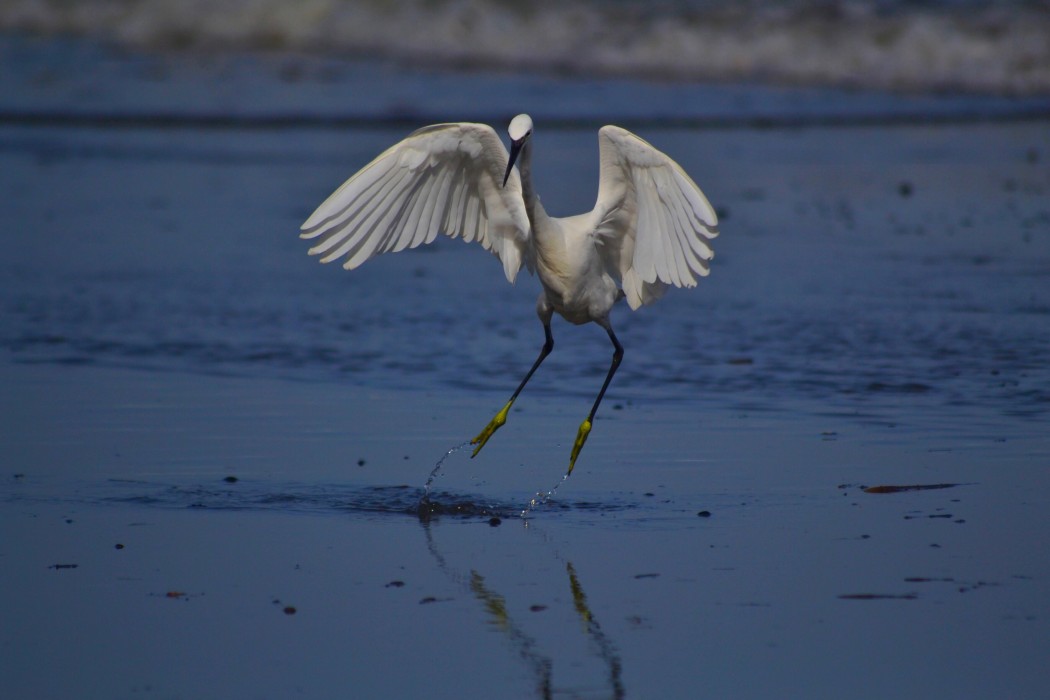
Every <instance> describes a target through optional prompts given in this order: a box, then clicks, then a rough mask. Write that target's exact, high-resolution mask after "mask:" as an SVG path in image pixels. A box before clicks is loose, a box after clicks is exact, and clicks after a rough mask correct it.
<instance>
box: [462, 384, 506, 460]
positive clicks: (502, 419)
mask: <svg viewBox="0 0 1050 700" xmlns="http://www.w3.org/2000/svg"><path fill="white" fill-rule="evenodd" d="M513 403H514V399H511V400H510V401H508V402H507V405H506V406H504V407H503V408H501V409H500V411H499V413H497V414H496V417H495V418H493V419H492V420H491V421H489V424H488V425H486V426H485V429H484V430H482V431H481V432H480V433H478V436H477V437H476V438H474V439H473V440H471V441H470V444H471V445H477V447H475V448H474V453H473V454H472V455H470V457H471V459H473V458H474V457H477V456H478V452H481V448H482V447H484V446H485V443H486V442H488V441H489V438H490V437H492V434H493V433H494V432H496V431H497V430H498V429H499V428H500V427H501V426H502V425H503V424H504V423H506V422H507V413H508V412H510V407H511V404H513Z"/></svg>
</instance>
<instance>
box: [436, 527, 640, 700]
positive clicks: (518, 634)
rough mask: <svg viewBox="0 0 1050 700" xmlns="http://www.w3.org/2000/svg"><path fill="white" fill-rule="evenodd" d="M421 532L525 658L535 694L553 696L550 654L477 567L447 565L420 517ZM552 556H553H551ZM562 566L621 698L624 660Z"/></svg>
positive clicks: (585, 626) (572, 574)
mask: <svg viewBox="0 0 1050 700" xmlns="http://www.w3.org/2000/svg"><path fill="white" fill-rule="evenodd" d="M421 522H422V525H423V533H424V535H425V536H426V541H427V549H428V550H429V551H430V553H431V555H433V557H434V559H435V561H437V563H438V566H439V567H440V568H441V570H442V571H444V572H445V573H446V574H448V576H449V577H450V578H451V579H452V580H453V581H455V582H456V583H458V584H460V585H463V586H464V587H465V588H466V589H467V590H469V591H470V593H471V594H472V595H473V596H474V598H476V599H477V600H478V601H479V602H480V603H481V604H482V606H483V607H484V609H485V612H486V614H487V615H488V618H489V622H490V623H491V624H492V625H493V626H494V627H496V628H497V629H498V630H499V631H500V632H501V633H502V634H503V635H504V636H505V637H506V638H507V640H508V641H509V642H510V643H511V645H512V646H513V647H514V649H515V650H516V651H517V652H518V655H519V656H520V657H521V658H522V659H523V660H524V661H525V663H526V665H527V666H528V668H529V671H530V674H531V676H532V678H533V679H534V687H535V689H536V697H540V698H544V700H547V699H549V698H552V697H554V692H555V691H554V685H553V680H552V675H553V669H554V661H553V659H552V658H551V655H550V654H547V653H544V651H543V650H542V648H541V645H540V642H539V641H538V640H537V639H536V638H535V637H533V636H532V635H530V634H528V633H527V632H526V631H525V630H524V629H523V628H522V627H521V626H520V625H519V624H518V623H517V622H516V621H515V620H514V618H513V617H512V616H511V614H510V611H509V610H508V608H507V601H506V598H504V597H503V596H502V595H500V594H499V593H498V592H496V591H495V590H493V589H492V588H491V587H490V586H489V585H488V584H486V582H485V578H484V576H482V575H481V574H480V573H478V571H477V570H476V569H471V570H470V573H469V575H466V576H464V575H463V574H461V573H459V572H457V571H456V570H455V569H454V568H453V567H452V566H450V565H449V563H448V561H447V560H446V559H445V557H444V555H443V554H442V553H441V551H440V550H439V549H438V546H437V543H436V542H435V540H434V533H433V531H432V530H431V527H430V522H429V521H428V520H422V521H421ZM552 556H553V555H552ZM565 569H566V572H567V574H568V577H569V589H570V590H571V592H572V600H573V606H574V607H575V608H576V612H577V614H578V615H579V616H580V620H581V621H582V622H583V631H584V633H585V634H586V635H587V637H588V639H589V640H590V641H591V642H593V644H594V646H595V648H596V649H597V652H598V657H599V658H600V659H601V660H602V662H603V663H604V665H605V667H606V673H607V677H606V680H607V681H608V684H609V687H610V689H611V694H610V697H612V698H615V699H616V700H620V699H621V698H623V697H624V688H623V679H622V678H621V674H622V669H623V663H622V662H621V661H620V657H619V654H618V652H617V650H616V647H615V645H614V644H613V643H612V641H611V640H610V639H609V638H608V636H607V635H606V634H605V632H604V631H603V630H602V628H601V625H600V624H599V623H598V620H597V618H596V617H595V616H594V613H593V612H591V609H590V607H589V606H588V604H587V596H586V594H585V593H584V591H583V585H582V584H581V583H580V579H579V576H577V574H576V570H575V568H573V566H572V563H571V562H566V563H565Z"/></svg>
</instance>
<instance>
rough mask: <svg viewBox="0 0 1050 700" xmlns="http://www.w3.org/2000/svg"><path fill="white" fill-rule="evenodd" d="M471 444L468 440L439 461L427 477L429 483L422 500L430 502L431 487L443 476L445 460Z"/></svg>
mask: <svg viewBox="0 0 1050 700" xmlns="http://www.w3.org/2000/svg"><path fill="white" fill-rule="evenodd" d="M469 444H470V440H467V441H466V442H461V443H459V444H458V445H456V446H455V447H453V448H451V449H450V450H449V451H448V452H446V453H445V456H444V457H442V458H441V459H439V460H438V461H437V464H435V465H434V468H433V469H431V470H430V475H429V476H428V477H427V483H425V484H423V499H422V500H424V501H428V500H430V485H431V484H433V483H434V480H435V479H437V478H438V477H439V476H442V475H443V472H442V471H441V467H443V466H444V465H445V460H446V459H448V458H449V457H451V456H452V455H453V454H454V453H456V452H459V451H460V450H462V449H463V448H464V447H466V446H467V445H469Z"/></svg>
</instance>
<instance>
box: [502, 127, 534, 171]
mask: <svg viewBox="0 0 1050 700" xmlns="http://www.w3.org/2000/svg"><path fill="white" fill-rule="evenodd" d="M507 131H508V132H510V158H508V159H507V172H506V173H504V175H503V186H504V187H506V186H507V180H508V179H510V171H511V170H512V169H513V168H514V162H515V161H516V160H517V159H518V154H519V153H521V149H522V148H524V147H525V142H526V141H528V140H529V138H530V137H531V136H532V117H530V116H529V115H527V114H519V115H518V116H516V117H514V118H513V119H511V120H510V126H509V127H508V128H507Z"/></svg>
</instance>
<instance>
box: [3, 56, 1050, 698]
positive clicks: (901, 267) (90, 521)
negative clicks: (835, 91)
mask: <svg viewBox="0 0 1050 700" xmlns="http://www.w3.org/2000/svg"><path fill="white" fill-rule="evenodd" d="M488 79H492V80H495V79H494V78H492V77H491V76H490V77H489V78H488ZM176 82H177V81H176ZM262 82H263V83H266V80H265V79H264V80H263V81H262ZM218 84H219V83H216V84H215V85H218ZM180 85H181V88H180V89H186V85H182V84H180ZM250 85H251V86H252V89H253V90H262V91H263V92H266V93H267V94H269V95H270V99H271V100H273V101H274V102H275V103H276V102H278V101H279V97H280V96H281V95H283V94H284V93H282V92H281V90H283V89H284V88H282V87H281V85H280V84H274V83H268V84H267V85H268V86H267V87H265V89H263V88H259V85H258V84H257V83H250ZM243 87H244V85H243V84H242V83H240V82H238V81H237V80H234V81H233V84H232V85H229V86H228V87H227V88H226V89H229V90H233V91H234V92H236V90H237V89H239V88H243ZM286 87H287V86H286ZM301 87H302V86H299V88H295V87H294V86H293V87H288V89H289V90H292V91H293V92H294V91H295V90H296V89H300V88H301ZM314 87H316V86H314ZM569 87H571V86H569ZM619 87H623V86H622V85H621V86H619ZM600 88H601V86H598V87H594V86H592V89H595V90H596V91H598V92H602V90H601V89H600ZM212 89H214V90H215V91H216V94H219V95H221V94H222V89H219V88H216V87H215V86H214V85H212ZM549 89H550V90H552V91H553V93H552V95H553V96H551V95H548V96H547V97H546V98H542V92H541V91H538V89H537V92H530V93H528V94H529V96H530V99H532V100H534V104H535V103H536V102H543V99H547V100H549V102H547V103H545V104H556V102H557V100H556V99H555V98H556V97H557V94H558V91H559V90H567V89H568V87H567V86H564V85H561V86H558V85H555V86H553V87H550V88H549ZM58 92H62V90H58ZM75 92H76V91H71V93H70V94H75ZM118 92H119V91H118ZM159 92H163V90H160V91H159ZM464 94H465V95H468V96H469V94H470V92H469V90H465V92H464ZM537 94H540V97H537ZM701 97H702V95H700V94H699V93H698V94H697V96H696V97H695V99H696V100H697V101H698V102H699V101H702V100H701ZM843 99H847V100H848V99H849V98H843ZM887 99H889V98H887ZM60 101H61V100H60ZM218 102H220V103H221V100H218ZM467 102H468V100H467V99H466V98H463V100H462V103H463V104H460V105H459V106H463V105H464V104H466V103H467ZM528 108H531V107H528ZM464 109H465V107H464ZM446 116H449V115H446ZM540 128H541V129H542V124H541V125H540ZM588 128H589V127H588ZM1048 134H1050V130H1048V129H1047V128H1046V123H1045V122H1038V121H1035V122H1033V121H1030V120H1028V121H1020V122H1012V121H1009V120H1006V121H1000V122H996V123H972V122H970V121H968V120H966V121H965V123H959V124H947V125H945V124H941V125H939V126H928V125H917V124H907V125H900V124H896V125H893V124H889V125H884V126H878V125H872V124H870V123H865V124H862V125H857V126H853V127H850V126H840V127H837V128H821V127H812V128H802V129H799V128H781V129H757V130H755V129H750V128H741V129H728V130H723V129H702V130H696V129H691V128H681V127H660V128H656V127H654V128H653V129H652V130H651V131H647V132H646V133H645V134H644V135H645V136H646V137H647V138H648V139H649V140H651V141H653V142H654V143H657V144H658V145H660V146H661V147H663V148H665V149H666V150H668V151H669V152H672V153H674V154H675V155H676V157H678V159H679V160H680V161H681V162H682V163H683V165H684V166H685V167H686V169H687V170H688V171H689V172H690V173H691V174H693V176H694V177H695V179H696V180H697V181H698V182H700V183H701V185H702V186H703V188H704V189H705V191H706V192H707V193H708V195H709V197H710V198H711V200H712V201H713V202H714V203H715V204H716V206H718V207H719V209H720V211H721V212H722V215H723V217H722V218H723V224H722V230H723V235H722V236H721V237H720V238H719V239H717V241H716V244H717V246H716V252H717V257H716V260H715V263H714V269H713V272H712V275H711V277H710V278H708V279H705V280H704V281H703V282H702V283H701V285H700V287H699V288H698V289H696V290H692V291H690V292H680V293H677V294H676V293H674V292H672V293H670V294H669V295H668V297H667V298H666V299H664V300H662V301H661V302H660V303H659V304H657V305H656V306H655V307H653V308H652V309H649V310H646V312H644V313H641V314H634V315H630V314H628V313H627V312H626V311H621V312H620V313H619V314H618V315H617V316H616V317H615V318H614V323H616V324H617V329H618V333H619V335H620V337H621V340H622V341H623V342H624V345H625V346H626V348H627V355H626V357H625V360H624V365H623V367H622V369H621V373H620V374H618V375H617V378H616V380H615V382H614V383H613V385H612V387H611V388H610V393H609V395H608V396H607V399H606V403H605V404H604V405H603V409H602V411H601V412H600V414H599V419H598V420H597V421H596V423H595V427H594V430H593V432H592V434H591V437H590V440H589V442H588V444H587V446H586V447H585V449H584V452H583V454H582V455H581V458H580V461H579V463H578V464H577V467H576V470H575V472H574V473H573V475H572V477H571V478H570V479H569V480H568V481H567V482H565V483H564V484H563V485H562V486H561V487H560V489H559V491H558V492H557V494H556V497H555V499H554V500H553V501H552V502H551V503H550V504H549V505H547V506H545V507H542V508H539V509H537V510H536V511H534V512H533V514H532V517H530V518H529V519H528V520H527V521H524V520H522V519H521V518H519V517H517V514H518V513H519V512H520V510H521V509H522V507H523V506H524V505H525V504H526V503H527V502H528V501H529V499H530V498H531V497H532V495H533V494H534V493H535V492H536V491H537V490H543V489H548V488H550V487H552V486H553V485H554V484H556V483H558V481H559V479H560V478H561V476H562V473H563V472H564V468H565V466H566V463H567V459H568V452H569V448H570V446H571V440H572V438H573V435H574V433H575V427H576V426H577V425H578V423H579V421H580V419H581V418H582V417H583V416H584V414H585V413H586V410H587V408H588V407H589V406H590V401H591V397H592V396H593V392H594V391H595V390H596V389H597V387H598V386H599V385H600V381H601V377H602V376H603V375H604V371H605V363H606V362H607V361H608V359H607V358H608V348H607V342H606V340H605V338H604V334H602V333H601V332H600V330H598V329H586V328H584V329H575V328H571V327H569V326H568V325H566V324H557V325H556V326H555V329H554V332H555V336H556V338H557V342H558V346H557V349H556V351H555V353H554V354H553V355H552V356H551V358H550V359H549V360H548V362H547V363H545V365H544V367H543V369H542V371H541V372H540V373H539V374H537V376H536V377H535V379H534V380H533V382H532V383H531V384H530V386H529V389H528V391H527V392H526V393H525V394H523V395H522V397H521V399H520V400H519V401H518V402H517V404H516V405H515V410H514V411H513V412H512V413H511V415H510V419H509V420H508V423H507V425H506V426H505V427H504V428H502V429H501V430H500V432H499V433H498V434H497V435H496V436H495V437H494V438H493V439H492V441H491V442H490V443H489V445H488V446H486V448H485V450H484V452H483V453H482V454H481V455H480V456H479V457H478V458H477V459H475V460H471V459H469V456H468V455H467V453H466V452H465V451H461V452H457V453H456V454H454V455H453V456H452V457H451V458H450V459H449V460H448V462H446V465H445V469H444V473H443V475H442V476H440V477H439V478H438V479H437V481H436V483H435V489H436V490H435V493H434V496H433V498H434V500H435V502H437V503H439V504H442V505H444V506H447V507H446V509H445V510H446V511H447V512H444V513H441V514H439V515H438V516H437V517H433V518H429V519H423V520H421V519H420V518H419V516H418V509H417V506H418V502H419V497H420V496H421V495H422V485H423V483H424V481H425V480H426V478H427V475H428V473H429V472H430V470H431V469H432V467H433V466H434V464H435V462H436V461H437V460H438V459H439V458H440V457H441V456H442V455H443V454H445V452H446V451H447V450H448V449H449V448H451V447H452V446H454V445H457V444H460V443H462V442H463V441H464V440H466V439H469V438H470V437H471V436H472V435H474V434H475V433H476V432H477V430H478V429H480V427H481V426H482V425H484V424H485V422H486V421H487V420H488V419H489V418H490V417H491V414H492V412H493V411H495V410H496V409H498V408H499V406H501V405H502V403H503V401H505V400H506V394H507V393H508V392H509V391H510V390H511V389H512V388H513V386H514V385H515V384H516V382H517V380H518V378H519V377H520V374H521V372H523V371H524V370H525V369H526V368H527V367H528V364H529V363H530V362H531V361H532V359H533V358H534V357H535V352H536V350H537V349H538V344H539V341H540V340H541V332H540V328H539V324H538V323H537V322H536V320H535V318H534V315H533V311H532V309H533V300H534V298H535V294H536V291H537V289H536V286H535V281H534V280H530V279H528V278H524V277H523V279H522V280H521V281H520V282H519V284H518V285H517V286H516V287H509V286H508V285H506V284H505V282H504V281H503V279H502V272H501V271H500V269H499V266H498V265H497V264H496V263H495V262H494V261H493V260H491V259H490V257H489V256H487V255H486V254H484V253H483V252H481V251H476V250H473V249H471V248H469V247H467V246H463V245H461V244H457V243H452V244H448V245H438V246H436V247H434V248H432V249H430V250H428V251H425V252H418V253H405V254H401V255H395V256H387V257H386V258H383V259H379V260H376V261H372V262H370V263H369V265H367V266H365V267H363V268H361V269H360V270H359V271H356V272H355V273H354V274H348V273H343V272H342V271H340V270H338V269H333V268H322V267H319V266H318V265H317V264H316V262H315V261H313V260H311V259H309V258H307V256H306V254H305V246H304V245H303V243H302V242H301V241H299V240H297V239H296V237H295V231H296V230H297V227H298V224H299V223H300V222H301V221H302V219H303V218H305V216H306V215H307V214H308V213H309V210H310V209H311V208H312V206H313V205H314V204H316V202H317V201H320V198H321V197H323V196H325V195H327V193H328V192H329V191H330V190H331V189H332V188H334V187H335V186H336V185H337V184H338V183H339V182H340V181H341V180H342V178H343V177H345V176H346V175H348V174H349V173H350V171H352V170H353V169H354V167H356V166H357V165H359V164H361V163H363V162H365V161H366V160H367V158H370V157H371V156H372V155H374V154H375V153H376V152H377V151H378V150H379V149H381V148H382V147H385V145H388V144H389V143H390V142H391V141H392V140H393V139H395V138H397V137H399V136H401V135H403V129H402V128H401V127H400V126H399V125H396V124H395V125H390V124H387V123H377V124H375V125H374V126H373V127H369V128H358V127H355V128H354V129H351V130H348V131H347V130H341V129H337V128H329V127H323V128H316V127H299V128H290V129H274V128H271V127H266V128H261V129H260V128H241V127H236V126H234V127H229V126H223V127H221V128H217V129H216V128H208V127H202V126H201V125H200V124H191V125H189V126H185V125H184V126H171V125H170V124H169V125H167V126H160V127H156V126H143V125H138V126H129V125H127V124H124V125H123V126H121V125H117V126H105V125H99V124H96V125H95V126H84V125H80V126H71V125H69V124H68V123H66V124H59V125H53V126H50V127H49V126H46V125H35V126H33V125H25V124H21V125H12V124H10V123H9V124H6V125H4V126H3V127H0V191H2V192H3V193H4V196H5V199H6V202H7V205H6V206H5V208H4V211H3V212H2V213H0V216H2V217H3V218H2V219H0V221H2V223H3V229H4V231H5V232H6V234H7V235H5V236H4V237H3V238H2V239H0V254H2V256H0V260H3V267H2V272H3V284H4V300H3V303H4V307H3V308H4V315H3V317H2V318H3V320H2V322H0V331H2V338H0V340H2V354H0V386H3V387H4V390H3V392H0V406H2V410H3V416H4V419H3V421H0V444H2V445H3V446H4V458H3V462H2V463H3V469H2V470H0V592H2V593H3V595H4V602H5V604H4V606H3V609H2V612H0V695H2V696H4V697H34V698H64V697H84V696H91V697H128V698H130V697H164V698H168V697H273V698H283V697H289V696H293V695H301V696H305V697H315V698H316V697H380V696H384V697H420V696H423V695H426V696H428V697H436V698H445V697H447V698H452V697H464V696H475V695H480V694H489V695H496V696H500V697H556V696H557V697H587V698H606V697H637V698H651V697H661V698H678V697H736V698H748V697H755V698H758V697H763V698H764V697H771V696H773V697H783V696H792V697H802V696H815V697H851V698H885V697H901V696H906V697H958V698H986V697H1017V698H1036V697H1042V696H1043V695H1045V692H1046V689H1047V688H1050V670H1048V668H1047V665H1046V663H1045V649H1044V647H1045V639H1046V637H1047V630H1048V620H1050V604H1048V602H1047V601H1048V600H1050V595H1048V594H1050V584H1048V582H1050V560H1048V558H1047V557H1046V556H1045V553H1044V552H1043V549H1044V548H1043V547H1042V546H1041V543H1042V540H1043V539H1044V535H1045V534H1046V533H1047V530H1048V525H1050V523H1048V520H1047V515H1046V514H1047V512H1050V511H1048V496H1047V493H1048V486H1050V484H1048V481H1050V470H1048V469H1047V466H1048V464H1050V438H1048V437H1047V431H1046V429H1045V423H1046V414H1047V409H1048V407H1050V400H1048V397H1050V383H1048V378H1050V370H1048V350H1047V348H1048V347H1050V342H1048V336H1050V324H1047V323H1046V320H1047V318H1048V315H1050V288H1048V286H1047V280H1048V279H1050V246H1048V242H1050V235H1048V234H1050V224H1048V222H1050V212H1048V211H1047V204H1046V202H1047V198H1046V194H1047V192H1048V191H1050V181H1048V178H1047V169H1046V161H1047V159H1048V158H1050V141H1048ZM539 136H540V137H542V140H540V141H538V145H537V155H536V158H537V168H538V169H539V170H540V172H539V173H538V175H539V176H540V177H541V193H544V195H545V200H544V201H545V202H546V203H547V204H548V206H549V207H550V208H551V209H552V210H554V211H557V212H561V211H572V210H574V209H579V208H580V207H581V206H583V205H581V204H580V203H581V202H584V203H586V202H590V201H591V200H592V198H593V192H594V178H595V177H596V173H595V172H593V170H595V169H596V149H595V146H594V139H593V135H592V134H589V133H587V134H584V133H582V132H581V131H580V130H579V129H578V128H561V129H557V128H552V129H549V130H547V131H541V132H540V134H539ZM546 193H549V195H548V194H546ZM933 487H936V488H933Z"/></svg>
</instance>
